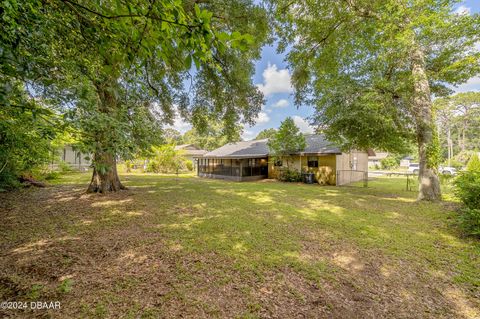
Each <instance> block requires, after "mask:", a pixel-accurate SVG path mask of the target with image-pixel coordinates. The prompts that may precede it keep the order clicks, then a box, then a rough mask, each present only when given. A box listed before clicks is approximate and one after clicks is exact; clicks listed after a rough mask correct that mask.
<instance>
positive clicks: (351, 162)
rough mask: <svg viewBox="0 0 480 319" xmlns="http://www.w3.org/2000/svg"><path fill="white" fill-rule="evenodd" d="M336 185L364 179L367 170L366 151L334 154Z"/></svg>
mask: <svg viewBox="0 0 480 319" xmlns="http://www.w3.org/2000/svg"><path fill="white" fill-rule="evenodd" d="M336 157H337V159H336V161H337V185H345V184H349V183H353V182H358V181H361V180H363V179H364V177H365V173H366V172H368V153H367V152H361V151H352V152H349V153H343V154H341V155H337V156H336Z"/></svg>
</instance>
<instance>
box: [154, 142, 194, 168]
mask: <svg viewBox="0 0 480 319" xmlns="http://www.w3.org/2000/svg"><path fill="white" fill-rule="evenodd" d="M151 153H152V155H151V156H150V157H149V159H148V165H147V171H149V172H153V173H177V172H178V171H181V170H185V169H186V168H187V160H186V158H185V157H184V156H183V152H182V151H179V150H175V145H173V144H165V145H160V146H152V149H151Z"/></svg>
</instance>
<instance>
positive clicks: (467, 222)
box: [454, 171, 480, 236]
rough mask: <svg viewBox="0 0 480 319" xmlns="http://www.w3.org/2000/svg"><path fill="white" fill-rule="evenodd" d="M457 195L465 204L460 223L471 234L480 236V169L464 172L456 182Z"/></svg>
mask: <svg viewBox="0 0 480 319" xmlns="http://www.w3.org/2000/svg"><path fill="white" fill-rule="evenodd" d="M454 185H455V195H456V196H457V197H458V198H459V199H460V200H461V201H462V202H463V203H464V204H465V207H464V208H463V209H462V211H461V213H460V223H461V226H462V227H463V229H464V230H465V232H466V233H467V234H469V235H474V236H480V171H466V172H462V173H461V174H460V175H459V176H458V177H457V178H456V179H455V182H454Z"/></svg>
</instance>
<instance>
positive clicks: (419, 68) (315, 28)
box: [271, 0, 480, 199]
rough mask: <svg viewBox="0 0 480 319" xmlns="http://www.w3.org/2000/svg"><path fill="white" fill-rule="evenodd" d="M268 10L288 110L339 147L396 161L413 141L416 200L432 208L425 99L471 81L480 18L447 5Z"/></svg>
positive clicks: (434, 193)
mask: <svg viewBox="0 0 480 319" xmlns="http://www.w3.org/2000/svg"><path fill="white" fill-rule="evenodd" d="M271 3H272V6H273V9H274V10H275V11H274V12H275V18H276V19H277V21H278V23H277V32H278V34H279V35H280V39H281V43H280V50H284V49H286V48H287V47H289V48H290V47H291V50H290V52H289V53H288V54H287V60H288V62H289V64H290V67H291V68H292V70H293V76H292V81H293V84H294V86H295V88H296V91H295V102H296V103H297V104H304V103H306V104H312V105H314V106H315V108H316V114H315V116H314V124H316V125H317V126H318V127H319V128H320V129H322V130H324V131H325V132H326V134H327V137H328V138H329V139H330V140H332V141H336V142H339V143H341V144H343V145H344V146H347V147H351V148H357V149H366V148H369V147H374V148H378V149H383V150H387V151H393V152H400V153H401V152H404V150H405V148H406V146H407V145H408V144H409V142H410V141H415V142H416V143H417V145H418V152H419V160H420V174H419V180H420V183H419V185H420V192H419V199H438V198H439V197H440V189H439V183H438V177H437V176H436V172H435V171H436V168H435V167H434V166H431V165H433V164H434V163H435V162H436V161H431V160H428V159H427V157H428V156H429V155H430V154H433V153H434V152H433V151H432V148H431V147H430V144H432V143H434V140H435V138H434V136H433V131H434V130H435V127H434V115H433V112H432V103H431V94H435V95H437V96H440V95H445V94H448V93H450V92H451V90H450V89H449V87H448V84H453V85H457V84H460V83H463V82H465V81H467V80H468V79H469V78H471V77H472V76H474V75H476V74H478V73H479V71H480V63H479V61H480V52H478V51H477V50H476V49H475V47H474V46H475V44H476V43H477V42H478V41H479V39H480V34H479V33H478V29H479V26H480V16H479V15H478V14H473V15H459V14H455V13H454V12H453V6H454V4H456V3H457V1H454V0H415V1H407V0H401V1H398V0H373V1H363V0H345V1H333V0H327V1H324V0H322V1H320V0H319V1H301V2H295V3H293V2H290V1H288V0H271ZM429 148H430V150H429ZM433 148H435V146H434V147H433Z"/></svg>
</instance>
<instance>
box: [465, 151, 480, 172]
mask: <svg viewBox="0 0 480 319" xmlns="http://www.w3.org/2000/svg"><path fill="white" fill-rule="evenodd" d="M467 171H469V172H480V159H479V158H478V155H477V154H473V155H472V157H470V160H469V161H468V163H467Z"/></svg>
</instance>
